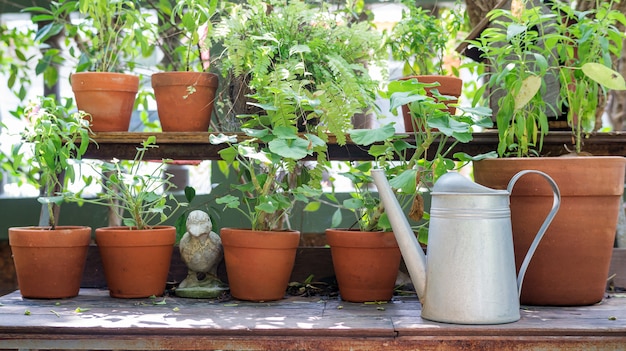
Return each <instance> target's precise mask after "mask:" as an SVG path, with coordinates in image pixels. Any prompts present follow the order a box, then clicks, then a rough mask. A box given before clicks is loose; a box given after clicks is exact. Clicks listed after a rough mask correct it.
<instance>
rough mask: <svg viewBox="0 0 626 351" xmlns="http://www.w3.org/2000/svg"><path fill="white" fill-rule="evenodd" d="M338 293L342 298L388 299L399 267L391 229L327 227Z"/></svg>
mask: <svg viewBox="0 0 626 351" xmlns="http://www.w3.org/2000/svg"><path fill="white" fill-rule="evenodd" d="M326 239H327V240H328V244H329V245H330V250H331V254H332V258H333V267H334V268H335V274H336V277H337V283H338V284H339V294H340V295H341V298H342V299H343V300H345V301H350V302H366V301H388V300H390V299H391V297H392V296H393V291H394V287H395V282H396V277H397V276H398V270H399V269H400V259H401V254H400V249H399V248H398V243H397V242H396V238H395V236H394V234H393V232H361V231H357V230H341V229H327V230H326Z"/></svg>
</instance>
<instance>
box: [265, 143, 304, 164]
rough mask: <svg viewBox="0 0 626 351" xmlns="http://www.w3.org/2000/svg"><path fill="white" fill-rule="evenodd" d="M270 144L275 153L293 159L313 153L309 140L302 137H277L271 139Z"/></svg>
mask: <svg viewBox="0 0 626 351" xmlns="http://www.w3.org/2000/svg"><path fill="white" fill-rule="evenodd" d="M268 146H269V148H270V151H272V152H273V153H275V154H277V155H279V156H281V157H284V158H290V159H293V160H300V159H303V158H305V157H306V156H307V155H309V154H312V150H309V142H308V141H307V140H304V139H301V138H296V139H275V140H272V141H270V142H269V144H268Z"/></svg>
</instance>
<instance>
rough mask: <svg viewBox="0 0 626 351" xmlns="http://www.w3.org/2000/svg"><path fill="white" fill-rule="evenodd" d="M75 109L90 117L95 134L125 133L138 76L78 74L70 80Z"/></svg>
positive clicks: (102, 73) (103, 73)
mask: <svg viewBox="0 0 626 351" xmlns="http://www.w3.org/2000/svg"><path fill="white" fill-rule="evenodd" d="M70 81H71V84H72V91H74V97H75V98H76V106H77V107H78V109H79V110H83V111H85V112H87V113H89V114H90V115H91V130H92V131H94V132H126V131H128V127H129V125H130V118H131V116H132V113H133V108H134V104H135V97H136V95H137V90H138V89H139V77H137V76H134V75H130V74H123V73H111V72H79V73H74V74H72V75H71V77H70Z"/></svg>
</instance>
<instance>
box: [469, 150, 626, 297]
mask: <svg viewBox="0 0 626 351" xmlns="http://www.w3.org/2000/svg"><path fill="white" fill-rule="evenodd" d="M624 168H625V161H624V158H623V157H549V158H548V157H546V158H521V159H515V158H504V159H490V160H483V161H480V162H476V163H475V164H474V177H475V179H476V182H478V183H480V184H483V185H485V186H488V187H490V188H494V189H506V185H507V184H508V181H509V180H510V179H511V177H512V176H513V175H514V174H515V173H517V172H518V171H520V170H524V169H535V170H540V171H543V172H545V173H547V174H548V175H550V176H551V177H552V178H553V179H554V181H555V182H556V183H557V185H558V186H559V189H560V191H561V206H560V209H559V212H558V213H557V214H556V217H555V218H554V220H553V222H552V224H550V227H549V228H548V230H547V231H546V234H545V236H544V238H543V239H542V241H541V243H540V244H539V246H538V248H537V251H536V252H535V254H534V256H533V258H532V260H531V262H530V265H529V266H528V270H527V271H526V276H525V278H524V282H523V284H522V294H521V303H522V304H526V305H555V306H577V305H590V304H594V303H597V302H599V301H601V300H602V298H603V297H604V292H605V287H606V281H607V278H608V271H609V266H610V261H611V253H612V250H613V244H614V239H615V231H616V226H617V219H618V211H619V210H620V208H621V207H620V198H621V196H622V193H623V189H624ZM551 204H552V194H551V190H550V188H549V186H548V185H547V183H546V182H545V181H544V180H543V179H542V178H541V177H540V176H537V175H528V176H524V177H523V178H521V179H520V180H519V181H518V182H517V183H516V185H515V187H514V189H513V192H512V194H511V222H512V227H513V228H512V229H513V242H514V246H515V261H516V265H517V269H518V270H519V267H520V265H521V261H522V260H523V258H524V255H525V254H526V251H527V250H528V248H529V247H530V243H531V242H532V240H533V238H534V236H535V234H536V233H537V230H538V229H539V226H540V225H541V223H542V222H543V220H544V218H545V216H546V214H547V213H548V212H549V210H550V206H551Z"/></svg>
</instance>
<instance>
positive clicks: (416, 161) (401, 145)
mask: <svg viewBox="0 0 626 351" xmlns="http://www.w3.org/2000/svg"><path fill="white" fill-rule="evenodd" d="M433 86H436V84H425V83H421V82H418V81H417V80H415V79H410V80H401V81H393V82H391V83H389V86H388V88H387V90H386V91H383V92H381V95H382V96H383V97H386V98H389V100H390V109H391V111H392V113H394V114H395V113H397V109H398V108H399V107H400V106H403V105H408V106H409V111H410V113H411V117H412V119H414V124H415V126H416V129H415V132H413V134H412V135H411V136H412V138H411V139H412V140H411V139H407V135H404V134H396V133H395V128H394V127H393V125H392V124H387V125H384V126H382V127H381V128H378V129H375V130H354V131H352V132H351V133H350V137H351V140H352V141H353V142H355V143H357V144H359V145H364V146H368V147H369V151H368V152H369V154H370V155H371V156H373V157H374V158H375V159H376V163H377V167H380V168H383V169H385V173H386V174H387V176H388V177H389V178H390V181H389V182H390V185H391V186H392V187H393V188H394V189H396V193H397V194H398V196H399V200H400V201H401V203H402V204H403V206H404V207H405V208H409V207H410V212H409V215H410V216H411V218H412V219H413V220H415V221H420V220H422V219H425V220H427V219H428V214H427V213H425V212H424V204H423V199H422V197H421V194H420V193H421V192H423V191H428V189H430V186H431V185H432V184H434V183H435V182H436V181H437V179H438V178H439V177H440V176H441V175H443V174H445V173H446V172H448V171H450V170H454V169H456V168H458V167H459V166H458V165H457V162H455V160H454V159H453V158H458V156H459V155H456V154H455V155H452V156H451V155H450V153H451V150H452V149H453V148H454V147H455V145H456V144H458V143H467V142H470V141H471V140H472V133H473V128H474V127H482V128H487V127H490V126H491V125H492V121H491V119H490V118H489V116H490V114H491V111H490V110H489V109H488V108H465V107H460V106H457V108H458V109H459V110H461V111H463V113H462V114H461V115H452V114H450V113H449V112H448V110H447V107H446V104H445V102H446V97H445V96H440V95H437V94H435V95H434V96H429V95H428V94H427V93H426V88H429V87H433ZM357 170H360V171H363V173H362V174H359V173H358V172H355V174H357V175H353V176H352V178H356V179H359V178H360V179H364V180H366V181H367V183H371V182H372V181H371V179H370V176H369V168H368V167H365V168H362V167H361V168H357ZM361 177H367V178H361ZM359 188H360V189H363V190H366V191H369V190H368V189H369V188H368V187H363V186H361V187H359ZM367 196H369V195H367ZM359 197H361V198H365V197H364V195H363V194H361V195H359ZM365 203H367V202H365ZM369 203H370V204H371V205H373V206H368V207H369V209H368V211H370V213H369V214H368V215H366V216H364V217H363V218H364V219H368V220H369V219H370V218H371V219H377V220H378V223H367V225H368V226H369V227H372V228H379V229H388V228H389V227H390V226H389V223H388V222H387V221H386V220H385V218H386V216H385V215H384V211H383V208H382V205H381V204H380V203H378V202H369ZM348 205H349V206H350V204H348ZM426 225H427V223H422V224H421V225H419V226H418V227H417V228H416V230H417V231H418V232H419V238H420V240H421V241H423V242H425V241H426V240H427V233H428V232H427V230H426V228H427V227H426Z"/></svg>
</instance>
